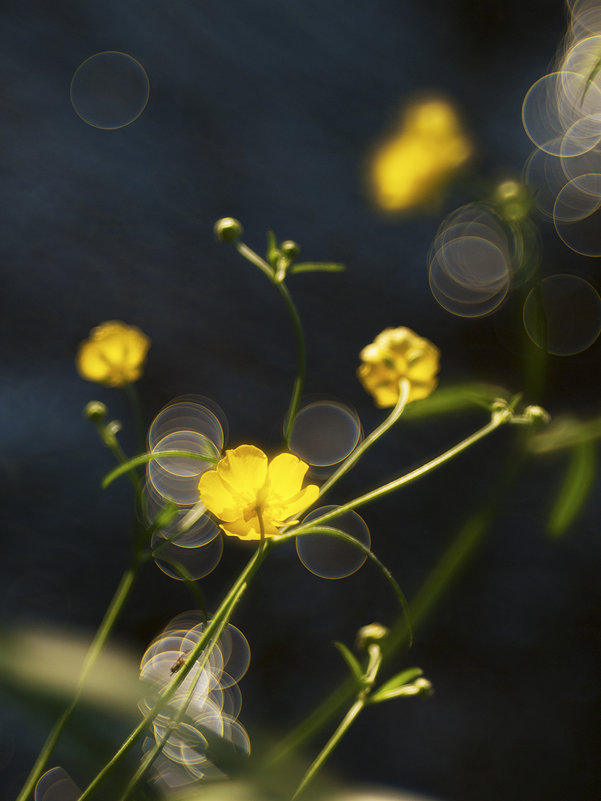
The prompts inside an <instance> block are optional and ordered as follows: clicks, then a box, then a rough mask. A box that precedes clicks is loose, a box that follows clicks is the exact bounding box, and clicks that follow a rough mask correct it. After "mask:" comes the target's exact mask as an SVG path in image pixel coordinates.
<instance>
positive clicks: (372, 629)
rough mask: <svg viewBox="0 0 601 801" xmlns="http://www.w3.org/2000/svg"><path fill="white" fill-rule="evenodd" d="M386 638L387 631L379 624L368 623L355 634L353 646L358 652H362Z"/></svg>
mask: <svg viewBox="0 0 601 801" xmlns="http://www.w3.org/2000/svg"><path fill="white" fill-rule="evenodd" d="M387 636H388V629H387V628H386V626H383V625H382V624H381V623H369V624H368V625H367V626H363V627H362V628H360V629H359V631H358V632H357V639H356V641H355V646H356V648H357V650H358V651H364V650H365V649H366V648H367V647H368V646H369V645H371V644H372V643H374V642H378V641H379V640H383V639H384V638H385V637H387Z"/></svg>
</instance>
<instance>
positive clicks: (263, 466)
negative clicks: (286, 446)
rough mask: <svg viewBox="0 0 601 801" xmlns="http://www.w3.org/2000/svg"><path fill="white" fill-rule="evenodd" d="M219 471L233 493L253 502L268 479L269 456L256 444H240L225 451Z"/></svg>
mask: <svg viewBox="0 0 601 801" xmlns="http://www.w3.org/2000/svg"><path fill="white" fill-rule="evenodd" d="M217 473H218V474H219V478H220V479H221V480H222V481H223V482H224V483H225V484H226V485H227V486H228V487H229V488H230V490H231V491H232V493H233V494H235V495H237V496H239V497H240V498H241V499H243V500H244V502H246V503H252V501H253V499H256V498H257V495H258V493H259V491H260V490H261V489H262V487H263V485H264V484H265V480H266V479H267V456H266V455H265V454H264V453H263V451H262V450H260V448H255V446H254V445H240V446H239V447H237V448H234V449H233V450H228V451H226V452H225V457H224V458H223V459H222V460H221V461H220V462H219V464H218V465H217Z"/></svg>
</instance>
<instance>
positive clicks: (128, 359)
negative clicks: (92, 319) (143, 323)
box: [75, 320, 150, 387]
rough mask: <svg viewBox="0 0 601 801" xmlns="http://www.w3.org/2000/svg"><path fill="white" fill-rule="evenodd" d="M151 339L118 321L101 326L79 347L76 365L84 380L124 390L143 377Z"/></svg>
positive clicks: (132, 326) (94, 329)
mask: <svg viewBox="0 0 601 801" xmlns="http://www.w3.org/2000/svg"><path fill="white" fill-rule="evenodd" d="M149 347H150V339H149V338H148V337H147V336H146V334H144V333H143V332H142V331H140V329H139V328H136V326H135V325H126V324H125V323H122V322H120V321H119V320H110V321H109V322H106V323H101V324H100V325H99V326H97V327H96V328H93V329H92V330H91V332H90V337H89V339H86V340H85V341H84V342H82V343H81V345H80V346H79V350H78V351H77V356H76V358H75V364H76V366H77V371H78V372H79V374H80V376H81V377H82V378H86V379H87V380H88V381H97V382H98V383H99V384H107V385H108V386H109V387H122V386H125V384H129V383H131V382H132V381H137V380H138V378H140V376H141V375H142V370H143V368H144V361H145V359H146V353H147V352H148V348H149Z"/></svg>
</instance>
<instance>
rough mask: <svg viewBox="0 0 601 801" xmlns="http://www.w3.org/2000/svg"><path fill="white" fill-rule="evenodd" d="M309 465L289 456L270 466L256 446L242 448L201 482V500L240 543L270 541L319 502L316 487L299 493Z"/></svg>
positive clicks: (277, 459)
mask: <svg viewBox="0 0 601 801" xmlns="http://www.w3.org/2000/svg"><path fill="white" fill-rule="evenodd" d="M307 469H308V465H307V464H305V462H302V461H301V460H300V459H299V458H298V457H297V456H294V455H293V454H291V453H280V454H279V455H278V456H276V457H275V458H274V459H272V460H271V461H269V460H268V458H267V456H266V455H265V454H264V453H263V451H262V450H260V449H259V448H255V446H254V445H240V446H239V447H238V448H234V449H233V450H228V451H226V452H225V456H224V458H223V459H222V460H221V461H220V462H219V463H218V464H217V467H216V468H215V470H207V471H206V472H205V473H203V474H202V476H201V477H200V481H199V484H198V489H199V490H200V500H201V501H202V502H203V503H204V505H205V506H206V507H207V509H208V510H209V511H210V512H212V513H213V514H214V515H215V517H217V518H219V520H221V521H223V522H222V524H221V528H222V529H223V531H225V533H226V534H229V535H230V536H232V537H239V538H240V539H244V540H259V539H261V526H262V527H263V534H264V536H265V537H273V536H274V534H277V533H278V529H279V528H280V527H281V526H283V525H284V524H285V523H288V524H289V523H291V522H296V521H293V520H290V518H293V517H294V516H295V515H297V514H299V513H300V512H302V511H303V510H304V509H306V508H307V507H308V506H311V504H312V503H314V502H315V501H316V500H317V496H318V495H319V488H318V487H317V486H316V485H315V484H309V485H308V486H307V487H305V488H304V489H302V483H303V479H304V477H305V473H306V472H307Z"/></svg>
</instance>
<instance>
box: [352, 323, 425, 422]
mask: <svg viewBox="0 0 601 801" xmlns="http://www.w3.org/2000/svg"><path fill="white" fill-rule="evenodd" d="M439 357H440V351H439V350H438V348H437V347H436V345H433V344H432V343H431V342H430V341H429V340H428V339H424V338H423V337H419V336H418V335H417V334H416V333H415V332H414V331H412V330H411V329H410V328H405V327H401V328H386V329H385V330H384V331H382V333H380V334H378V336H377V337H376V338H375V339H374V341H373V342H372V343H371V344H370V345H367V346H366V347H365V348H363V350H362V351H361V353H360V354H359V358H360V359H361V361H362V362H363V364H361V366H360V367H359V369H358V370H357V375H358V376H359V380H360V381H361V383H362V384H363V386H364V387H365V389H366V390H367V391H368V392H370V393H371V394H372V395H373V396H374V400H375V402H376V406H379V407H380V408H383V407H385V406H394V405H395V403H396V402H397V401H398V399H399V383H400V381H401V379H402V378H406V379H407V380H408V381H409V384H410V390H409V397H408V400H407V402H410V401H414V400H420V399H421V398H426V397H427V396H428V395H429V394H430V393H431V392H432V390H433V389H435V387H436V384H437V383H438V381H437V379H436V374H437V373H438V362H439Z"/></svg>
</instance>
